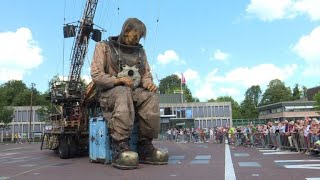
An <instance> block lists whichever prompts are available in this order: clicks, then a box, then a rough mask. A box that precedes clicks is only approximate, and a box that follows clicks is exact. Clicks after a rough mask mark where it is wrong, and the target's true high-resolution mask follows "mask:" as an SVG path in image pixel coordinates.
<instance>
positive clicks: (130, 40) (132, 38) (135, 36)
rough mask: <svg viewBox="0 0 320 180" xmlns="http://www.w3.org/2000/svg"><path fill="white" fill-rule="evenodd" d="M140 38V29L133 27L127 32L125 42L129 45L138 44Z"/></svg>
mask: <svg viewBox="0 0 320 180" xmlns="http://www.w3.org/2000/svg"><path fill="white" fill-rule="evenodd" d="M140 38H141V33H140V31H139V30H136V29H131V30H129V31H127V32H126V33H125V36H124V43H125V44H127V45H137V44H138V43H139V41H140Z"/></svg>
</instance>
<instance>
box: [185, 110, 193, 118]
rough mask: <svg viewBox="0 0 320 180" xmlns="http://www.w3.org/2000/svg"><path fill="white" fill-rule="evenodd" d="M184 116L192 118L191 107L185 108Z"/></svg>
mask: <svg viewBox="0 0 320 180" xmlns="http://www.w3.org/2000/svg"><path fill="white" fill-rule="evenodd" d="M186 118H192V109H191V107H187V108H186Z"/></svg>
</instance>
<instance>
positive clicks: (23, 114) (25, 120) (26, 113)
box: [21, 111, 29, 122]
mask: <svg viewBox="0 0 320 180" xmlns="http://www.w3.org/2000/svg"><path fill="white" fill-rule="evenodd" d="M28 120H29V116H28V112H27V111H22V118H21V121H22V122H27V121H28Z"/></svg>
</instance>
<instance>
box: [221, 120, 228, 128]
mask: <svg viewBox="0 0 320 180" xmlns="http://www.w3.org/2000/svg"><path fill="white" fill-rule="evenodd" d="M222 126H223V127H226V126H227V120H226V119H222Z"/></svg>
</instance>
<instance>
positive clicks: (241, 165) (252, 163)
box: [238, 162, 261, 167]
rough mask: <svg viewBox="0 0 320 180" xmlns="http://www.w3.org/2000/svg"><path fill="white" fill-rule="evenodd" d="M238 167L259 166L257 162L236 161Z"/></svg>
mask: <svg viewBox="0 0 320 180" xmlns="http://www.w3.org/2000/svg"><path fill="white" fill-rule="evenodd" d="M238 164H239V166H240V167H261V165H260V164H259V163H257V162H238Z"/></svg>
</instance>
